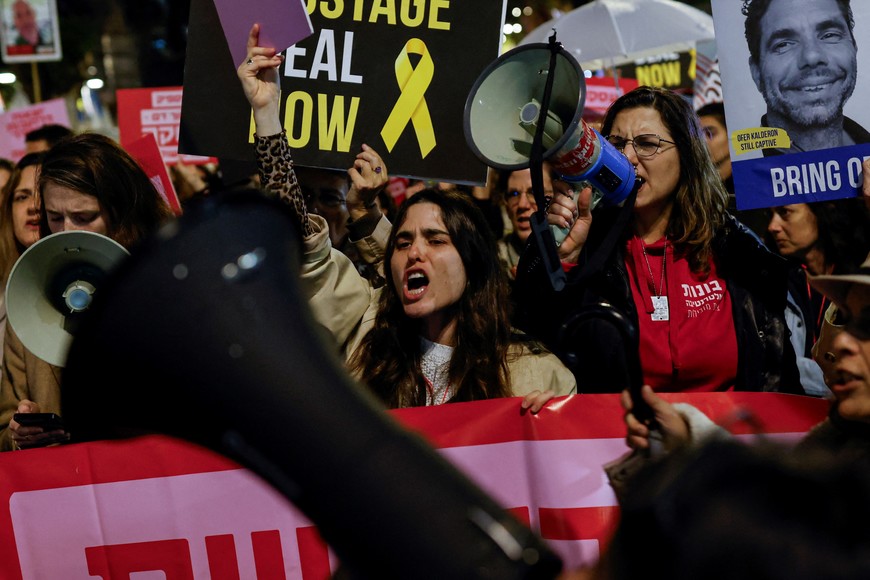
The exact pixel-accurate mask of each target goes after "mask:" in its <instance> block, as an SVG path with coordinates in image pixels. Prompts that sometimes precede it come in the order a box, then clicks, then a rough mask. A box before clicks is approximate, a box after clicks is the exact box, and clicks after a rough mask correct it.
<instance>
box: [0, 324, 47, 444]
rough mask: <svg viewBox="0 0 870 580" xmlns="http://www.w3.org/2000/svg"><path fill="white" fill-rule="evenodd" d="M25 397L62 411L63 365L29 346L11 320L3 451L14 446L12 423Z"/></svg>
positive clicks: (1, 420)
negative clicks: (61, 368) (56, 363)
mask: <svg viewBox="0 0 870 580" xmlns="http://www.w3.org/2000/svg"><path fill="white" fill-rule="evenodd" d="M22 399H28V400H31V401H33V402H35V403H39V410H40V412H42V413H58V414H60V368H59V367H56V366H54V365H51V364H49V363H47V362H45V361H44V360H42V359H40V358H39V357H37V356H36V355H35V354H33V353H32V352H30V351H29V350H27V348H26V347H25V346H24V345H23V344H22V343H21V340H20V339H19V338H18V335H17V334H15V331H14V330H12V326H11V325H8V324H7V325H6V338H5V341H4V344H3V379H2V382H0V451H11V450H12V449H14V447H13V445H12V437H11V433H10V432H9V429H8V427H9V421H11V420H12V415H14V414H15V412H16V411H17V410H18V403H19V402H20V401H21V400H22Z"/></svg>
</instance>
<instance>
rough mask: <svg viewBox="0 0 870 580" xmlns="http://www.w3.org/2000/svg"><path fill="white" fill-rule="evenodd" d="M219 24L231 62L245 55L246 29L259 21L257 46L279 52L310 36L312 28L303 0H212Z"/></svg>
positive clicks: (236, 63) (239, 61)
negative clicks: (243, 0) (231, 56)
mask: <svg viewBox="0 0 870 580" xmlns="http://www.w3.org/2000/svg"><path fill="white" fill-rule="evenodd" d="M214 6H215V8H216V9H217V13H218V17H219V18H220V21H221V27H223V29H224V36H226V39H227V44H228V45H229V47H230V53H231V54H232V55H233V66H234V67H236V66H239V65H240V64H242V61H244V60H245V57H246V56H247V44H248V33H250V32H251V26H253V25H254V24H256V23H259V24H260V46H268V47H271V48H276V49H278V51H279V52H281V51H283V50H284V49H286V48H287V47H288V46H291V45H293V44H296V43H297V42H299V41H300V40H302V39H303V38H306V37H307V36H310V35H311V33H312V32H313V31H314V29H313V28H312V27H311V19H310V18H308V11H307V10H306V9H305V1H304V0H247V1H246V2H239V0H214Z"/></svg>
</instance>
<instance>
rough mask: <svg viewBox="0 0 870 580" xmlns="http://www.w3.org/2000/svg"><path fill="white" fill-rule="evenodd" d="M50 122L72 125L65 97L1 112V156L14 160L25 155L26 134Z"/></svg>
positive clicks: (66, 125) (65, 125)
mask: <svg viewBox="0 0 870 580" xmlns="http://www.w3.org/2000/svg"><path fill="white" fill-rule="evenodd" d="M48 124H57V125H63V126H64V127H69V126H70V122H69V113H67V110H66V102H65V101H64V100H63V99H52V100H50V101H44V102H42V103H39V104H37V105H30V106H27V107H21V108H20V109H14V110H12V111H7V112H6V113H3V114H0V157H5V158H7V159H12V160H13V161H18V160H19V159H21V158H22V157H24V153H25V152H26V151H25V148H24V136H25V135H27V133H29V132H30V131H33V130H34V129H38V128H39V127H41V126H43V125H48Z"/></svg>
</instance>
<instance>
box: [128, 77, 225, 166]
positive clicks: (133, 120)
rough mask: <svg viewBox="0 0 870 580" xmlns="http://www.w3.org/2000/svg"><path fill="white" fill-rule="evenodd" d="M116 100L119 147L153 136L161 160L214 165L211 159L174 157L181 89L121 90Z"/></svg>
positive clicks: (176, 148) (170, 162) (189, 156)
mask: <svg viewBox="0 0 870 580" xmlns="http://www.w3.org/2000/svg"><path fill="white" fill-rule="evenodd" d="M117 97H118V133H119V134H120V141H121V145H123V146H124V147H125V148H126V147H127V145H128V144H130V143H132V142H134V141H136V140H138V139H139V138H140V137H142V136H143V135H146V134H149V133H150V134H151V135H154V139H155V140H156V141H157V146H158V147H159V148H160V154H161V155H162V156H163V160H164V161H165V162H166V163H168V164H169V165H174V164H175V163H178V159H179V157H180V158H181V160H182V161H184V162H185V163H196V164H200V163H215V162H216V161H217V160H216V159H215V158H213V157H201V156H198V155H181V156H180V155H179V154H178V133H179V126H180V124H181V87H161V88H148V89H121V90H119V91H118V92H117Z"/></svg>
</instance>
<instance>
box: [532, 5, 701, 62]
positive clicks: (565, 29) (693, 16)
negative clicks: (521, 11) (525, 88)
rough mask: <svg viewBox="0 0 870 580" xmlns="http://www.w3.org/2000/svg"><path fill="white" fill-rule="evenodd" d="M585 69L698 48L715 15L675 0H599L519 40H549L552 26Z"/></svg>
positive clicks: (563, 43)
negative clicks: (695, 46)
mask: <svg viewBox="0 0 870 580" xmlns="http://www.w3.org/2000/svg"><path fill="white" fill-rule="evenodd" d="M554 28H555V29H556V40H558V41H559V42H561V43H562V45H563V46H564V48H565V50H567V51H569V52H570V53H571V54H572V55H573V56H574V58H576V59H577V61H578V62H580V63H582V64H583V65H584V68H603V67H604V66H605V65H606V66H614V65H617V64H622V63H625V62H630V61H633V60H636V59H639V58H644V57H646V56H653V55H657V54H663V53H665V52H679V51H685V50H688V49H691V48H694V44H695V42H697V41H700V40H711V39H712V38H714V32H713V17H712V16H710V15H709V14H707V13H706V12H703V11H701V10H698V9H697V8H693V7H691V6H689V5H687V4H683V3H682V2H676V1H675V0H595V1H594V2H591V3H589V4H585V5H583V6H580V7H579V8H575V9H574V10H572V11H570V12H567V13H566V14H564V15H562V16H560V17H559V18H554V19H553V20H550V21H549V22H545V23H544V24H542V25H540V26H539V27H537V28H535V29H534V30H533V31H531V32H530V33H529V34H528V35H526V37H525V38H523V40H522V42H520V44H521V45H522V44H529V43H532V42H547V40H548V39H549V37H550V35H551V34H552V33H553V29H554Z"/></svg>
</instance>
